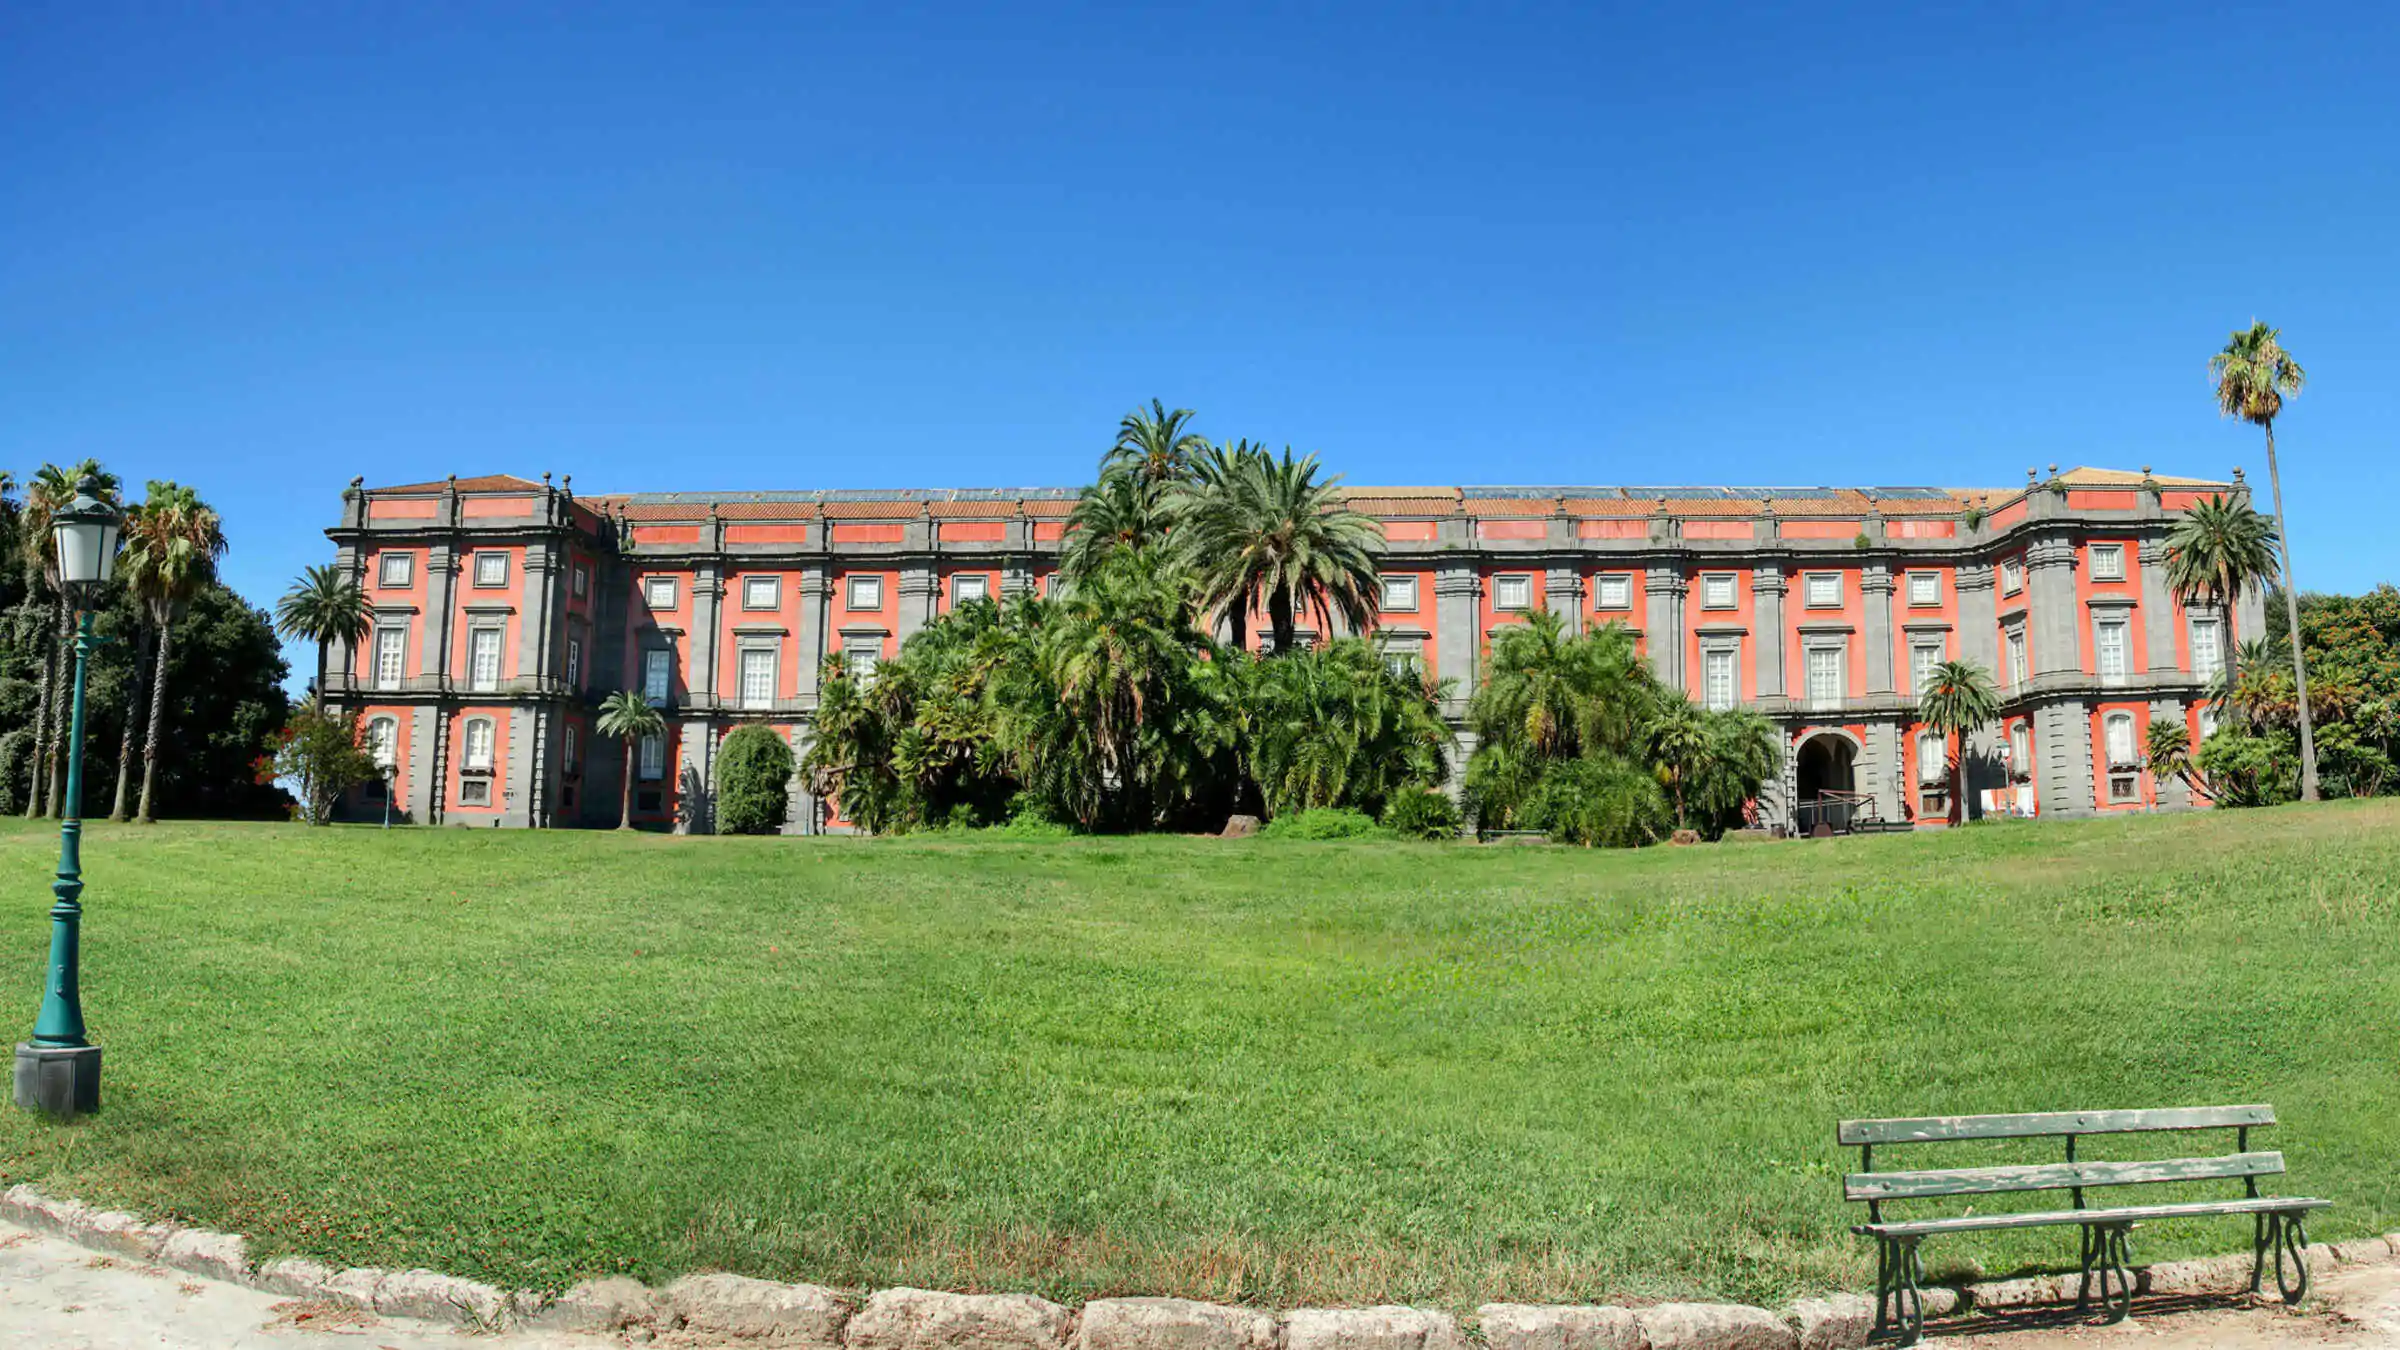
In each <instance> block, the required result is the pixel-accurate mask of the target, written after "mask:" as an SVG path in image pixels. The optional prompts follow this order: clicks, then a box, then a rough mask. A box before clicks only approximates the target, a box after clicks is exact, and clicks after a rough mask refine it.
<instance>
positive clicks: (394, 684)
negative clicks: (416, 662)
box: [367, 623, 408, 689]
mask: <svg viewBox="0 0 2400 1350" xmlns="http://www.w3.org/2000/svg"><path fill="white" fill-rule="evenodd" d="M387 639H394V640H393V641H392V642H391V648H392V667H393V669H392V676H391V678H390V679H388V680H387V679H385V678H384V674H383V651H384V645H385V642H386V640H387ZM367 673H368V677H369V678H370V679H371V680H373V681H374V685H373V687H374V688H377V689H399V688H402V687H404V686H405V685H406V684H407V683H408V625H407V624H404V623H387V624H378V625H376V628H375V648H374V657H373V664H372V665H371V666H370V668H369V669H368V672H367Z"/></svg>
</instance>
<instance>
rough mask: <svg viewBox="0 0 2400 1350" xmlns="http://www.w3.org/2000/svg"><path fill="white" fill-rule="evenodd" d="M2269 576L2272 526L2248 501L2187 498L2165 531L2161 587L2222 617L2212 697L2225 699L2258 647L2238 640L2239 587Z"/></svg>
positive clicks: (2254, 641) (2253, 642)
mask: <svg viewBox="0 0 2400 1350" xmlns="http://www.w3.org/2000/svg"><path fill="white" fill-rule="evenodd" d="M2274 576H2275V526H2274V524H2273V523H2272V522H2270V521H2269V520H2268V519H2267V518H2266V517H2265V516H2262V515H2260V514H2259V513H2258V512H2257V511H2255V510H2252V509H2251V507H2250V504H2249V503H2248V502H2235V501H2232V500H2230V499H2228V498H2226V497H2223V496H2211V497H2209V498H2207V499H2205V500H2203V501H2199V502H2195V503H2193V504H2192V506H2191V507H2190V508H2188V509H2187V510H2185V511H2184V513H2183V516H2182V518H2181V519H2179V520H2177V521H2176V522H2175V526H2174V528H2173V529H2171V530H2169V531H2168V532H2167V589H2169V590H2171V591H2173V592H2174V593H2175V598H2176V599H2177V600H2178V601H2180V602H2181V603H2182V604H2183V605H2184V606H2186V607H2187V608H2188V607H2190V606H2193V605H2213V606H2215V607H2216V609H2217V612H2218V613H2220V614H2222V615H2224V617H2225V640H2224V642H2223V644H2222V646H2221V651H2222V653H2223V657H2224V659H2223V660H2222V661H2221V662H2219V665H2218V670H2217V673H2216V678H2215V679H2213V680H2212V681H2210V684H2209V688H2208V696H2209V698H2210V699H2211V700H2212V701H2214V702H2217V703H2219V704H2223V703H2225V702H2226V701H2227V694H2228V692H2229V691H2231V690H2232V689H2233V688H2234V687H2235V686H2236V684H2237V683H2238V681H2239V679H2240V672H2241V669H2242V667H2244V666H2246V665H2248V664H2250V661H2251V659H2252V658H2253V657H2254V656H2257V655H2259V654H2261V653H2262V652H2263V650H2264V649H2262V648H2260V647H2259V646H2258V645H2257V643H2258V639H2252V640H2250V641H2243V640H2242V639H2241V635H2240V634H2239V633H2237V632H2236V631H2235V628H2234V623H2235V619H2234V615H2235V613H2236V611H2237V610H2239V609H2240V607H2241V599H2242V592H2244V591H2245V590H2248V589H2249V588H2250V587H2251V586H2253V585H2263V584H2265V583H2267V582H2269V581H2272V580H2273V579H2274Z"/></svg>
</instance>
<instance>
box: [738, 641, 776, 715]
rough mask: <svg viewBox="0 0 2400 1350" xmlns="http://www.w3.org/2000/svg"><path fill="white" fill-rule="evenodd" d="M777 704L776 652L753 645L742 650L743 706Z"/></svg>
mask: <svg viewBox="0 0 2400 1350" xmlns="http://www.w3.org/2000/svg"><path fill="white" fill-rule="evenodd" d="M774 704H775V652H774V650H773V649H772V648H768V647H751V648H748V649H746V650H744V651H743V652H742V706H743V707H745V708H769V707H773V706H774Z"/></svg>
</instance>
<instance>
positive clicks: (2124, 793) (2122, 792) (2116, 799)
mask: <svg viewBox="0 0 2400 1350" xmlns="http://www.w3.org/2000/svg"><path fill="white" fill-rule="evenodd" d="M2141 799H2142V776H2141V775H2140V774H2138V773H2112V774H2110V775H2109V776H2108V800H2109V803H2110V805H2116V804H2119V803H2123V802H2138V801H2140V800H2141Z"/></svg>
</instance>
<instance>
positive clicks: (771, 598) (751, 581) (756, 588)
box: [742, 577, 783, 609]
mask: <svg viewBox="0 0 2400 1350" xmlns="http://www.w3.org/2000/svg"><path fill="white" fill-rule="evenodd" d="M782 603H783V578H781V577H743V578H742V608H744V609H774V608H775V607H777V606H778V605H781V604H782Z"/></svg>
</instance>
